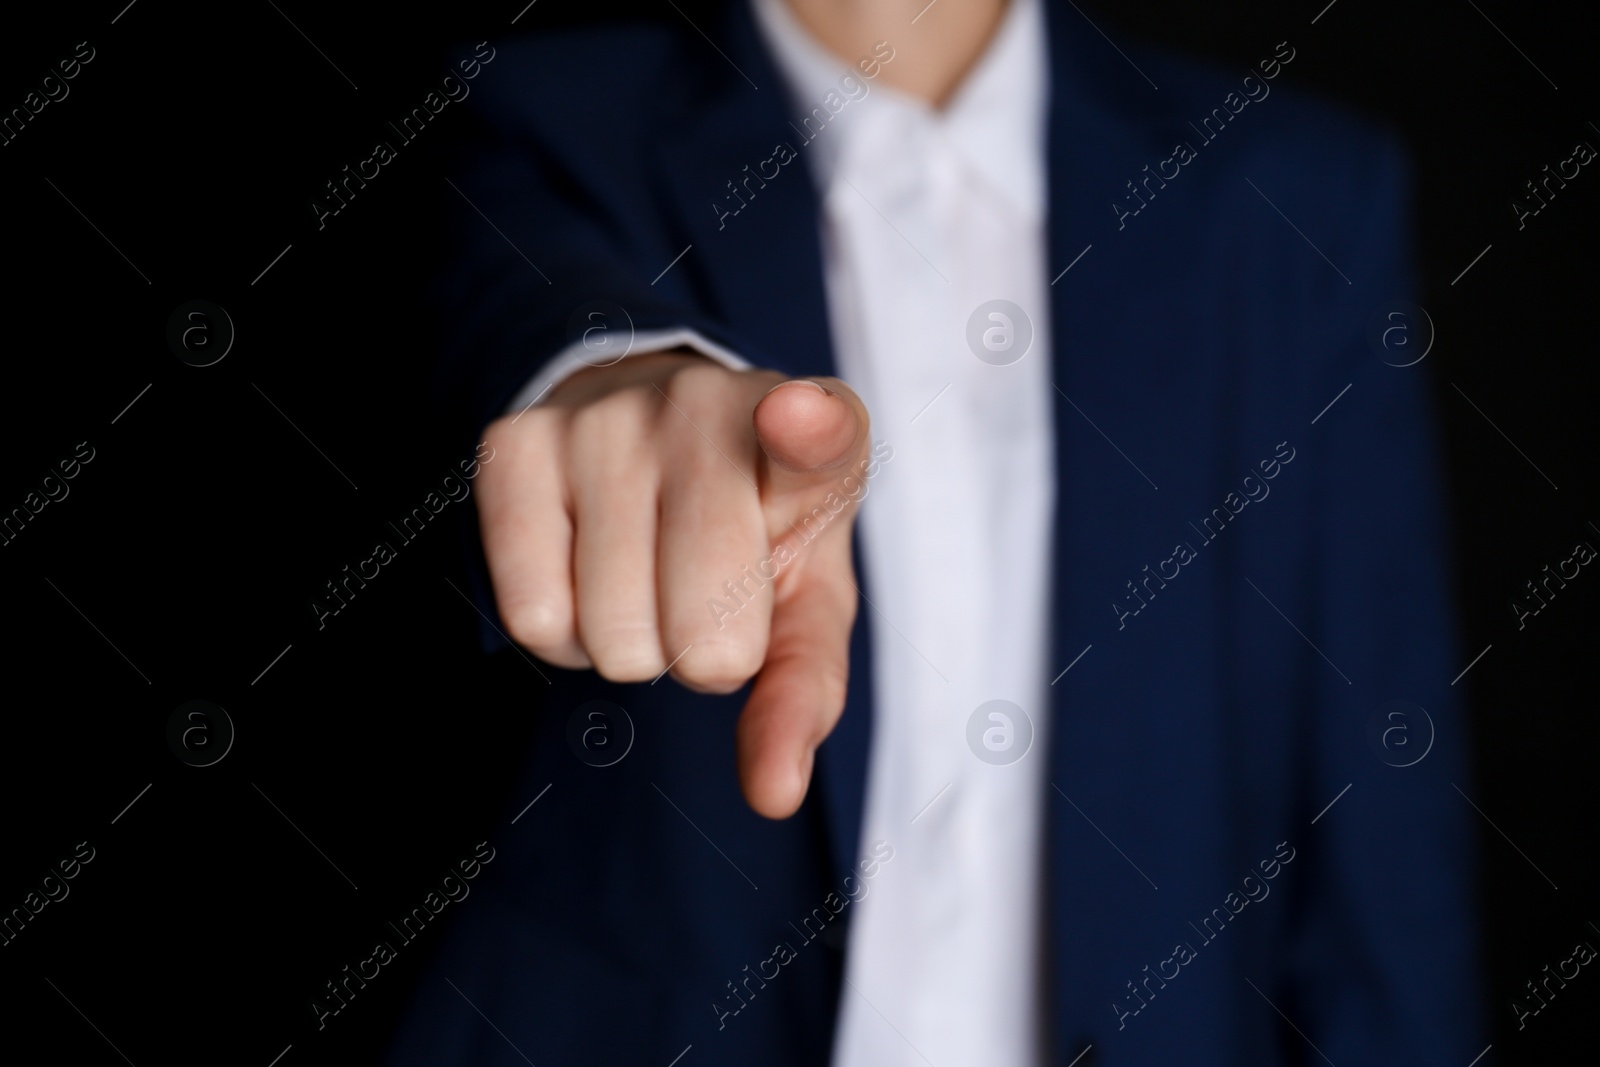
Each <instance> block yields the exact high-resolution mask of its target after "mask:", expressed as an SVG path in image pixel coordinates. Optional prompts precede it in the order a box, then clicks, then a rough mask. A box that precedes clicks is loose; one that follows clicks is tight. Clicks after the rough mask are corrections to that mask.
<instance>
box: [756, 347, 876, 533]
mask: <svg viewBox="0 0 1600 1067" xmlns="http://www.w3.org/2000/svg"><path fill="white" fill-rule="evenodd" d="M751 421H752V422H753V424H754V426H755V432H756V440H757V441H758V442H760V445H761V452H762V465H761V467H762V469H761V485H762V497H763V500H764V501H765V502H769V503H777V502H780V501H782V500H783V499H784V498H785V497H789V496H791V495H793V494H794V493H795V492H797V491H800V490H805V489H809V488H812V487H814V486H816V485H818V484H821V483H823V482H828V481H832V480H835V479H837V478H838V476H839V472H840V471H841V470H843V469H844V468H846V467H847V466H848V465H849V464H850V463H851V462H852V461H854V460H856V459H858V458H860V457H861V456H862V455H864V454H865V452H866V450H867V444H868V441H869V439H870V434H869V432H868V419H867V408H866V405H864V404H863V403H862V402H861V398H860V397H858V396H856V394H855V390H853V389H851V388H850V387H849V386H848V385H845V384H844V383H843V382H841V381H839V380H838V379H837V378H820V379H813V378H791V379H790V380H788V381H786V382H780V383H778V384H777V385H775V386H773V387H772V389H771V390H769V391H768V392H767V394H766V395H765V396H764V397H762V398H761V400H760V402H759V403H757V404H756V407H755V412H754V413H753V415H752V416H751Z"/></svg>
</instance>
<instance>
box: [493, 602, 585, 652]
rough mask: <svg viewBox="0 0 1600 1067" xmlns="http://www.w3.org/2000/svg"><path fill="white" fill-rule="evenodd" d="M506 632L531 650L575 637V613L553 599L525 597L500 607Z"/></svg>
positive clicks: (545, 647)
mask: <svg viewBox="0 0 1600 1067" xmlns="http://www.w3.org/2000/svg"><path fill="white" fill-rule="evenodd" d="M500 615H501V618H502V620H503V621H504V622H505V624H506V633H507V635H508V636H509V637H510V638H511V639H512V640H513V641H515V642H516V643H517V644H519V645H521V646H522V647H523V648H526V649H528V650H529V651H531V652H538V651H540V650H541V649H551V648H556V647H559V646H561V645H564V644H566V643H567V642H568V641H570V640H571V639H572V613H571V612H570V611H567V610H565V609H564V608H562V607H561V606H559V605H557V604H556V603H554V602H553V601H550V600H541V599H535V600H522V601H518V602H517V603H514V604H510V605H506V606H505V607H502V608H501V611H500Z"/></svg>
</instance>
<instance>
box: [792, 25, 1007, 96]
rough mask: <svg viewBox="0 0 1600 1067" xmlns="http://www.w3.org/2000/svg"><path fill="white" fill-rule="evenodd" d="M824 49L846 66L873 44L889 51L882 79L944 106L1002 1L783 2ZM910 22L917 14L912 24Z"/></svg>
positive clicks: (982, 45)
mask: <svg viewBox="0 0 1600 1067" xmlns="http://www.w3.org/2000/svg"><path fill="white" fill-rule="evenodd" d="M784 2H785V3H786V4H787V5H788V7H789V10H790V12H791V13H793V15H794V17H795V18H796V19H797V20H798V21H799V22H800V24H801V25H802V26H804V27H805V28H806V30H807V31H809V32H810V33H811V35H812V36H813V37H815V38H816V39H817V41H818V43H820V44H821V45H822V46H823V47H824V48H826V49H828V51H830V52H832V53H833V54H834V55H835V56H837V57H838V58H839V59H841V60H843V61H844V62H846V63H854V62H855V61H856V60H857V59H859V58H860V57H861V56H864V55H870V54H871V52H872V46H873V44H874V43H876V42H878V41H887V42H888V43H889V45H890V47H892V48H893V49H894V50H895V53H896V55H895V61H894V63H893V64H891V65H888V66H885V67H884V68H883V73H882V78H883V81H884V82H885V83H886V84H888V85H891V86H893V87H894V88H896V89H898V90H900V91H901V92H904V93H907V94H909V95H911V96H915V97H918V98H920V99H922V100H926V101H927V102H928V103H930V104H932V105H934V106H935V107H942V106H943V105H944V104H945V103H946V102H947V101H948V100H949V99H950V97H951V96H952V95H953V94H954V93H955V91H956V89H957V87H958V86H960V84H961V82H962V80H963V79H964V78H965V77H966V76H967V72H968V71H970V70H971V69H972V68H973V66H974V65H976V63H977V62H978V59H979V57H981V56H982V55H983V53H984V51H985V50H986V49H987V48H988V47H989V41H990V38H992V37H993V36H994V32H995V29H996V28H997V27H998V26H999V25H1000V19H1001V17H1002V16H1003V15H1004V14H1005V5H1006V0H935V2H934V3H933V4H932V5H931V6H929V4H928V0H784ZM912 19H916V22H915V23H913V22H912Z"/></svg>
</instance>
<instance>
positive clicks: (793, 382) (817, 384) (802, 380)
mask: <svg viewBox="0 0 1600 1067" xmlns="http://www.w3.org/2000/svg"><path fill="white" fill-rule="evenodd" d="M786 385H810V386H814V387H815V388H817V389H819V390H821V391H822V393H823V394H824V395H826V396H838V395H839V394H838V393H835V392H834V391H833V390H832V389H829V388H828V387H827V386H825V385H823V384H822V383H821V382H814V381H812V380H811V379H810V378H790V379H789V380H788V381H786V382H779V383H778V384H777V385H774V386H773V387H772V388H771V389H768V390H767V394H768V395H769V396H770V395H771V394H773V393H775V392H777V391H778V390H779V389H782V388H783V387H784V386H786Z"/></svg>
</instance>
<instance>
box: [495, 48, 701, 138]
mask: <svg viewBox="0 0 1600 1067" xmlns="http://www.w3.org/2000/svg"><path fill="white" fill-rule="evenodd" d="M684 45H685V42H684V39H683V35H682V34H681V33H679V32H678V31H676V30H675V29H673V28H672V27H670V26H668V25H666V24H662V23H654V22H644V21H639V22H623V23H614V24H607V25H592V26H575V27H565V28H561V29H555V30H546V31H541V32H539V33H536V34H527V35H524V36H521V37H518V38H514V39H512V40H510V41H508V42H506V43H505V44H502V45H499V53H500V54H499V56H498V57H497V59H496V62H495V68H496V69H494V70H493V71H492V72H491V73H492V74H493V75H494V77H493V79H492V80H489V79H484V80H483V82H482V83H480V86H479V88H480V92H479V94H477V95H478V106H479V113H480V115H481V116H482V117H484V118H485V119H487V120H488V121H489V122H491V123H494V124H496V125H498V126H500V127H501V128H509V129H525V130H527V131H529V132H534V133H544V134H547V135H554V136H555V137H556V139H557V140H562V139H566V138H568V137H573V136H580V137H581V136H582V135H583V134H584V133H585V132H587V134H588V139H589V140H591V141H595V142H604V141H614V140H616V139H617V138H619V137H621V136H625V135H628V134H631V133H634V132H636V131H635V130H634V129H632V127H634V126H636V125H637V124H639V123H640V122H641V121H644V120H645V118H646V116H647V115H649V114H653V113H656V112H658V111H659V110H660V108H661V106H662V105H663V103H664V102H666V101H670V100H671V99H673V98H675V97H677V96H679V95H681V94H682V93H684V92H686V91H687V90H688V89H689V86H690V83H691V82H692V81H693V75H694V71H695V66H696V65H695V64H694V63H693V62H691V57H689V56H688V55H687V54H686V49H685V47H684Z"/></svg>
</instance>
